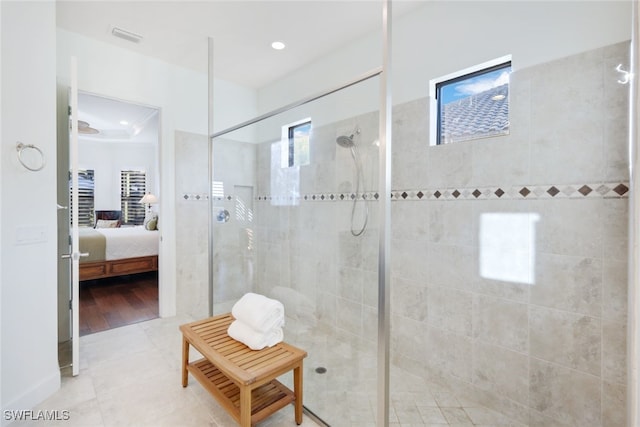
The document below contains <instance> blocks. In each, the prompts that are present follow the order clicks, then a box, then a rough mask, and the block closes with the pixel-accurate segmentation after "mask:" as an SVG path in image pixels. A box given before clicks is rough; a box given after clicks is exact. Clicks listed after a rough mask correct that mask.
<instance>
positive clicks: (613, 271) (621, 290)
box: [602, 259, 628, 323]
mask: <svg viewBox="0 0 640 427" xmlns="http://www.w3.org/2000/svg"><path fill="white" fill-rule="evenodd" d="M627 266H628V264H627V262H626V261H614V260H608V259H605V260H604V275H603V284H602V318H603V319H607V320H613V321H616V322H620V323H624V322H626V319H627V294H628V291H627V287H628V284H627V278H628V270H627V268H628V267H627Z"/></svg>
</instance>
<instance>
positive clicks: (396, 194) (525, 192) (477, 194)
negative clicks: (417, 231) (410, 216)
mask: <svg viewBox="0 0 640 427" xmlns="http://www.w3.org/2000/svg"><path fill="white" fill-rule="evenodd" d="M627 197H629V183H628V182H610V183H595V184H593V183H592V184H577V185H520V186H512V187H469V188H446V189H436V190H396V191H393V192H392V194H391V200H489V199H493V200H497V199H504V200H531V199H585V198H591V199H593V198H627Z"/></svg>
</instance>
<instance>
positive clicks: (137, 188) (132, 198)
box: [120, 170, 147, 225]
mask: <svg viewBox="0 0 640 427" xmlns="http://www.w3.org/2000/svg"><path fill="white" fill-rule="evenodd" d="M146 181H147V177H146V173H145V172H144V171H135V170H127V171H120V209H121V210H122V224H129V225H142V224H144V216H145V206H144V204H142V203H140V199H142V197H144V195H145V193H146V188H147V185H146Z"/></svg>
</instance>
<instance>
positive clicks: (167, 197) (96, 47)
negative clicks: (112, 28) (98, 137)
mask: <svg viewBox="0 0 640 427" xmlns="http://www.w3.org/2000/svg"><path fill="white" fill-rule="evenodd" d="M72 55H73V56H76V57H77V58H78V87H79V89H80V90H82V91H86V92H90V93H94V94H98V95H104V96H108V97H111V98H116V99H121V100H126V101H130V102H135V103H140V104H145V105H150V106H154V107H158V108H160V110H161V111H160V128H161V131H160V132H161V136H160V194H159V199H160V205H159V210H160V212H162V216H163V218H162V219H161V221H162V223H163V224H175V218H176V211H175V209H176V200H175V194H176V193H175V173H176V169H175V131H176V130H182V131H187V132H193V133H198V134H204V135H206V134H207V133H208V130H207V118H208V116H207V114H208V112H207V76H206V74H203V73H198V72H195V71H193V70H189V69H186V68H181V67H178V66H175V65H171V64H168V63H166V62H162V61H159V60H157V59H153V58H150V57H146V56H142V55H140V54H137V53H134V52H132V51H128V50H125V49H122V48H119V47H117V46H113V45H111V44H107V43H102V42H97V41H95V40H93V39H90V38H87V37H84V36H81V35H79V34H75V33H72V32H69V31H66V30H63V29H58V30H57V58H58V70H57V75H58V81H60V82H62V83H63V84H65V83H66V82H67V81H68V76H69V71H68V65H67V64H68V62H69V57H71V56H72ZM202 55H207V52H206V51H203V52H202ZM214 94H215V99H214V115H215V116H214V118H215V120H214V130H222V129H224V128H227V127H229V126H232V125H234V124H237V123H239V122H241V121H243V120H247V119H249V118H251V117H253V116H255V115H256V110H257V107H256V105H257V101H256V94H255V92H254V91H253V90H251V89H246V88H243V87H241V86H238V85H235V84H232V83H229V82H225V81H221V80H215V82H214ZM247 138H251V136H250V135H249V136H247ZM161 231H162V245H161V248H160V258H161V262H162V267H161V274H160V315H161V316H171V315H173V314H175V313H176V302H175V301H176V295H175V294H176V263H175V260H176V247H175V242H176V236H175V227H172V226H171V227H167V226H164V225H163V227H162V228H161Z"/></svg>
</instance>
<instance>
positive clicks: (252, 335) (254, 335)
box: [227, 320, 284, 350]
mask: <svg viewBox="0 0 640 427" xmlns="http://www.w3.org/2000/svg"><path fill="white" fill-rule="evenodd" d="M227 333H228V334H229V336H230V337H231V338H233V339H234V340H237V341H240V342H241V343H243V344H245V345H246V346H247V347H249V348H250V349H251V350H262V349H263V348H265V347H273V346H274V345H276V344H278V343H279V342H282V340H283V339H284V332H283V331H282V328H273V329H271V330H269V331H266V332H257V331H255V330H253V329H252V328H251V327H250V326H249V325H247V324H246V323H244V322H242V321H240V320H234V321H233V322H231V325H229V329H228V330H227Z"/></svg>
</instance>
